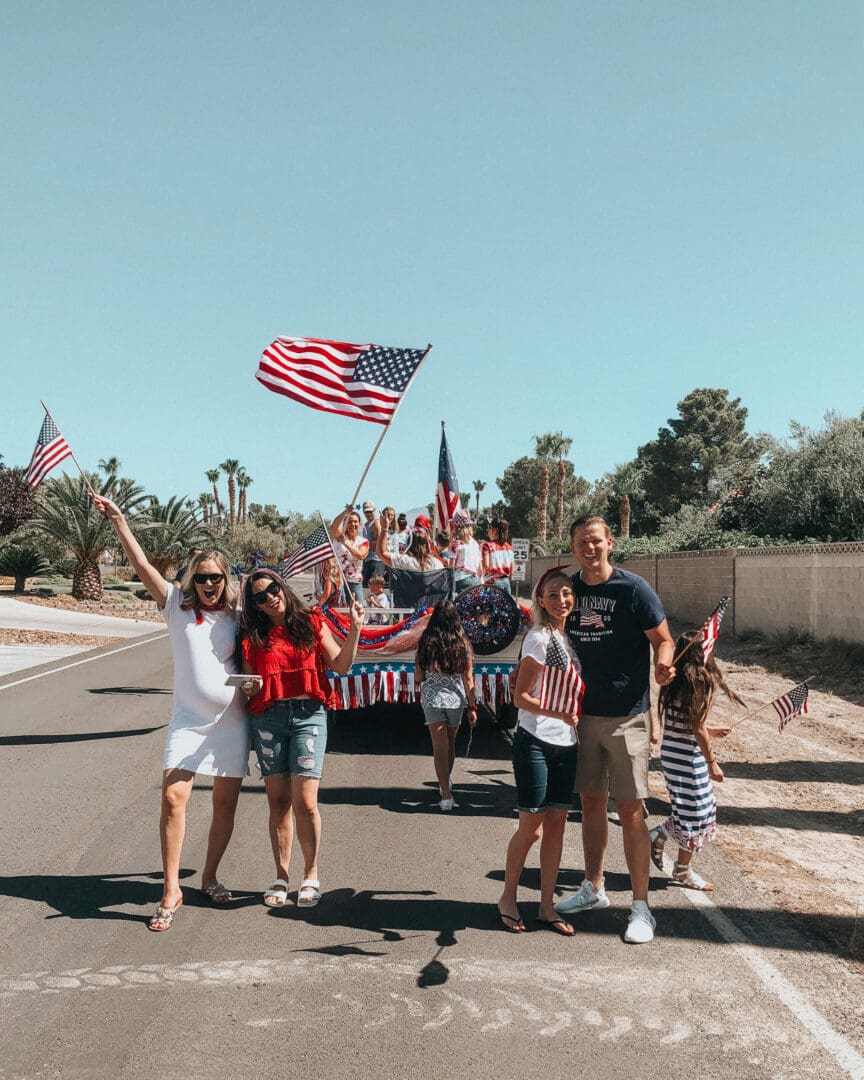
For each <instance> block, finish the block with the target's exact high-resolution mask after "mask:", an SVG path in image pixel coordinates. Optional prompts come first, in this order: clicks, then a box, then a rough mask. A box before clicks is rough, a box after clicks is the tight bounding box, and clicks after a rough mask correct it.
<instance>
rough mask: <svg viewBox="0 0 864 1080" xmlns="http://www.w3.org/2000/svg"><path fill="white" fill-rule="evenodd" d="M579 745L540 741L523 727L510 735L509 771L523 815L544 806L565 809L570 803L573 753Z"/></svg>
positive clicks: (573, 777) (571, 798)
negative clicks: (511, 750)
mask: <svg viewBox="0 0 864 1080" xmlns="http://www.w3.org/2000/svg"><path fill="white" fill-rule="evenodd" d="M578 750H579V746H578V744H576V743H574V744H573V745H572V746H555V745H554V744H553V743H547V742H543V740H542V739H538V738H536V736H534V735H532V734H531V733H530V732H529V731H526V730H525V728H523V727H518V728H516V734H515V736H514V737H513V772H514V774H515V776H516V797H517V807H518V809H519V810H520V811H522V813H525V814H542V813H543V811H544V810H546V809H547V807H548V808H551V809H554V810H569V809H570V808H571V806H572V805H573V784H574V782H575V780H576V755H577V753H578Z"/></svg>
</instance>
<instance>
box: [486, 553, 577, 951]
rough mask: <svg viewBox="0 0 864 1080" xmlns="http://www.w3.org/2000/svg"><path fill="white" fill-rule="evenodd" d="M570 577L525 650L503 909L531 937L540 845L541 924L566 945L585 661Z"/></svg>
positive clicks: (543, 581)
mask: <svg viewBox="0 0 864 1080" xmlns="http://www.w3.org/2000/svg"><path fill="white" fill-rule="evenodd" d="M574 602H575V601H574V596H573V584H572V582H571V580H570V577H569V575H568V574H565V573H564V571H563V570H560V569H559V568H557V567H556V568H554V569H553V570H549V571H547V572H546V573H545V574H544V575H543V576H542V577H541V578H540V580H539V581H538V583H537V588H536V589H535V590H534V621H535V626H534V629H532V630H529V632H528V633H527V634H526V635H525V640H524V641H523V643H522V651H521V658H520V661H519V671H518V675H517V677H516V690H515V694H514V701H515V704H516V705H517V706H518V708H519V722H518V726H517V729H516V734H515V737H514V739H513V771H514V774H515V777H516V791H517V797H518V809H519V824H518V826H517V829H516V832H515V834H514V835H513V837H512V839H511V840H510V844H509V846H508V848H507V864H506V869H505V872H504V891H503V892H502V894H501V898H500V900H499V901H498V917H499V920H500V922H501V926H502V927H503V928H504V929H505V930H508V931H509V932H510V933H511V934H521V933H523V932H524V930H525V924H524V922H523V921H522V916H521V915H520V914H519V908H518V906H517V903H516V890H517V886H518V884H519V878H520V875H521V874H522V870H523V868H524V866H525V860H526V858H527V857H528V852H529V851H530V850H531V847H532V846H533V845H534V844H535V843H536V841H538V840H539V841H540V908H539V911H538V913H537V923H538V924H539V925H540V926H543V927H545V928H546V929H548V930H553V931H555V932H556V933H558V934H561V935H562V936H563V937H571V936H572V934H573V927H572V926H571V925H570V923H568V922H566V921H565V920H564V919H562V918H561V916H560V915H559V914H558V913H557V912H556V911H555V908H554V907H553V901H554V889H555V882H556V880H557V877H558V869H559V867H560V865H561V850H562V847H563V843H564V826H565V825H566V824H567V814H568V813H569V811H570V808H571V806H572V804H573V784H574V782H575V779H576V750H577V742H578V740H577V736H576V725H577V724H578V723H579V708H580V704H581V700H582V681H581V677H580V676H579V661H578V659H577V657H576V656H575V654H574V653H573V651H572V647H571V645H570V643H569V641H568V639H567V635H566V634H565V633H564V624H565V622H566V620H567V616H568V615H569V614H570V612H571V611H572V610H573V605H574Z"/></svg>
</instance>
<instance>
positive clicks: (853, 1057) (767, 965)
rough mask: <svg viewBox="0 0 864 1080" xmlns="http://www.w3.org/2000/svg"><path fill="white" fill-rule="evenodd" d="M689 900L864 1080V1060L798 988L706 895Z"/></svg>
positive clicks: (818, 1037) (696, 894)
mask: <svg viewBox="0 0 864 1080" xmlns="http://www.w3.org/2000/svg"><path fill="white" fill-rule="evenodd" d="M686 896H687V899H688V900H689V901H690V903H691V904H692V905H693V906H694V907H695V908H698V909H699V910H700V911H701V913H702V914H703V915H704V916H705V918H706V919H707V920H708V922H710V923H711V925H712V926H713V927H714V929H715V930H716V931H717V933H718V934H719V935H720V936H721V937H722V938H723V940H724V941H727V942H728V943H729V944H730V945H732V946H733V948H734V949H735V952H736V953H737V954H738V956H740V957H741V959H742V960H743V961H744V963H745V964H746V965H747V966H748V967H749V968H750V970H751V971H752V972H753V973H754V974H755V975H756V977H757V978H758V979H759V981H760V982H761V983H762V984H763V985H764V986H765V988H766V989H767V990H768V991H769V992H770V993H772V994H773V995H774V996H775V997H777V998H779V999H780V1001H782V1002H783V1004H784V1005H785V1006H786V1008H787V1009H788V1010H789V1012H791V1013H792V1015H793V1016H794V1017H795V1018H796V1019H797V1020H798V1021H799V1023H801V1024H803V1025H804V1027H805V1028H806V1029H807V1030H808V1031H809V1032H810V1034H811V1035H812V1036H813V1038H814V1039H815V1040H816V1041H817V1042H818V1043H819V1045H820V1046H821V1047H822V1048H823V1049H824V1050H825V1051H827V1053H829V1054H830V1055H831V1056H832V1057H833V1058H834V1060H835V1061H836V1062H837V1063H838V1064H839V1065H840V1066H841V1067H842V1068H843V1070H844V1071H845V1072H846V1073H847V1074H848V1075H849V1076H850V1077H851V1078H852V1080H864V1057H862V1056H861V1055H860V1054H859V1053H858V1052H857V1051H856V1050H855V1049H854V1048H853V1047H852V1046H850V1044H849V1043H848V1042H847V1041H846V1039H844V1038H843V1036H842V1035H841V1034H840V1033H839V1032H837V1031H835V1030H834V1029H833V1028H832V1027H831V1025H830V1024H829V1023H828V1021H827V1020H826V1019H825V1017H824V1016H822V1014H821V1013H819V1012H817V1011H816V1009H814V1008H813V1006H812V1005H809V1004H808V1003H807V1002H806V1001H805V1000H804V998H803V997H802V996H801V994H799V992H798V990H797V989H796V987H794V986H793V985H792V983H791V982H789V980H788V979H787V978H786V977H785V975H783V974H781V972H780V971H778V970H777V968H776V967H774V965H773V964H772V963H771V962H770V961H769V960H766V959H765V957H764V956H763V955H762V954H761V953H760V952H759V951H758V950H757V949H756V947H755V946H754V945H751V944H750V942H749V941H748V940H747V938H746V937H745V936H744V934H742V933H741V931H740V930H739V929H738V927H737V926H736V925H735V924H734V923H733V922H732V920H731V919H729V918H727V916H725V915H724V914H723V912H722V911H719V910H718V909H717V908H716V907H715V905H714V902H713V901H712V900H711V899H710V897H709V896H707V895H706V894H705V893H703V892H691V891H690V890H687V891H686Z"/></svg>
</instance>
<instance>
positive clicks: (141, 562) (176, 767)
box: [90, 493, 249, 932]
mask: <svg viewBox="0 0 864 1080" xmlns="http://www.w3.org/2000/svg"><path fill="white" fill-rule="evenodd" d="M90 498H91V499H92V500H93V503H94V504H95V506H96V509H97V511H98V512H99V513H100V514H101V515H102V516H103V517H104V518H107V520H108V521H109V522H110V523H111V525H112V526H113V528H114V531H115V532H116V533H117V536H118V538H119V540H120V543H121V544H122V545H123V550H124V551H125V552H126V557H127V558H128V559H129V564H130V565H131V566H132V568H133V569H134V570H135V572H136V573H137V574H138V576H139V578H140V579H141V583H142V584H143V585H144V587H145V588H146V589H147V591H148V592H149V593H150V595H151V596H152V597H153V599H154V600H155V601H156V606H157V607H159V608H160V609H161V610H162V611H163V612H164V614H165V622H166V623H167V625H168V637H169V638H170V640H171V655H172V658H173V661H174V706H173V709H172V712H171V722H170V723H169V725H168V740H167V743H166V746H165V754H164V756H163V759H162V813H161V816H160V819H159V836H160V840H161V846H162V872H163V875H164V884H163V886H162V898H161V900H160V901H159V905H158V907H157V908H156V914H155V915H154V916H153V917H152V918H151V919H150V922H149V923H148V927H149V929H151V930H155V931H157V932H163V931H165V930H170V929H171V926H172V924H173V922H174V917H175V916H176V914H177V912H178V910H179V908H180V906H181V904H182V903H183V893H182V891H181V889H180V853H181V851H182V848H183V839H184V837H185V835H186V807H187V805H188V803H189V799H190V797H191V795H192V786H193V784H194V781H195V775H196V773H198V774H201V775H203V776H209V777H212V782H213V817H212V820H211V823H210V834H209V837H208V840H207V854H206V856H205V859H204V867H203V869H202V871H201V890H202V892H203V893H204V894H205V895H206V896H207V897H208V899H209V900H210V902H211V903H213V904H228V903H231V901H232V900H233V899H234V897H233V896H232V895H231V891H230V890H229V889H226V887H225V886H224V885H222V884H220V882H219V881H218V880H217V877H216V871H217V869H218V867H219V863H220V861H221V859H222V856H223V855H224V854H225V849H226V848H227V847H228V841H229V840H230V839H231V833H232V831H233V829H234V815H235V813H236V810H237V800H238V798H239V796H240V785H241V784H242V783H243V777H244V776H245V775H246V773H247V772H248V761H249V722H248V720H247V719H246V715H245V713H244V711H243V705H242V698H241V697H240V695H239V694H238V693H237V691H236V689H235V687H234V686H228V685H227V677H228V676H230V675H236V674H237V665H236V662H235V656H234V637H235V634H236V629H237V624H236V615H235V610H236V604H237V586H236V585H235V583H234V582H233V581H232V580H231V576H230V574H229V570H228V564H227V562H226V561H225V556H224V555H222V554H221V552H218V551H199V552H198V553H197V554H196V555H194V556H193V557H192V558H191V559H190V560H189V564H188V566H187V567H186V568H185V570H184V573H183V576H182V579H181V581H180V582H179V585H178V587H177V588H175V587H174V586H173V585H172V584H171V583H169V582H168V581H166V580H165V578H164V577H163V576H162V574H161V573H160V572H159V571H158V570H157V569H156V568H155V567H154V566H152V565H151V563H150V562H149V561H148V559H147V556H146V554H145V553H144V550H143V549H142V547H141V545H140V544H139V543H138V541H137V540H136V539H135V537H134V535H133V533H132V530H131V529H130V528H129V525H128V523H127V521H126V519H125V518H124V516H123V514H122V512H121V511H120V508H119V507H118V506H117V505H116V504H115V503H113V502H112V501H111V500H110V499H106V498H103V497H102V496H100V495H96V494H92V493H91V496H90Z"/></svg>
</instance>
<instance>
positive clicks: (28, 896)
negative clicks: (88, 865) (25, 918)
mask: <svg viewBox="0 0 864 1080" xmlns="http://www.w3.org/2000/svg"><path fill="white" fill-rule="evenodd" d="M194 873H195V871H194V870H181V871H180V877H181V878H187V877H191V876H192V874H194ZM193 891H194V892H195V894H196V896H198V895H200V894H198V891H197V889H196V890H191V889H189V890H187V893H188V894H189V895H188V898H187V895H186V894H184V897H183V900H184V904H189V905H191V906H192V907H195V906H198V905H196V903H195V898H194V897H192V895H191V894H192V892H193ZM0 896H17V897H18V898H19V899H22V900H33V901H35V902H37V903H41V904H46V905H47V906H48V907H50V908H53V909H54V912H55V914H53V915H46V916H45V918H46V919H61V918H65V919H113V920H118V919H119V920H121V921H124V922H142V921H143V922H146V921H147V919H149V917H150V914H152V913H148V914H147V915H137V914H131V913H130V912H128V911H108V910H106V909H107V908H114V907H122V906H124V905H126V904H140V905H141V906H144V905H154V906H155V905H156V904H157V903H158V902H159V900H160V899H161V897H162V871H161V870H158V871H155V872H153V873H144V874H84V875H81V876H77V877H76V876H75V875H74V874H22V875H20V876H18V877H0ZM201 903H202V905H203V903H204V900H203V898H201ZM207 906H209V902H208V904H207Z"/></svg>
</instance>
